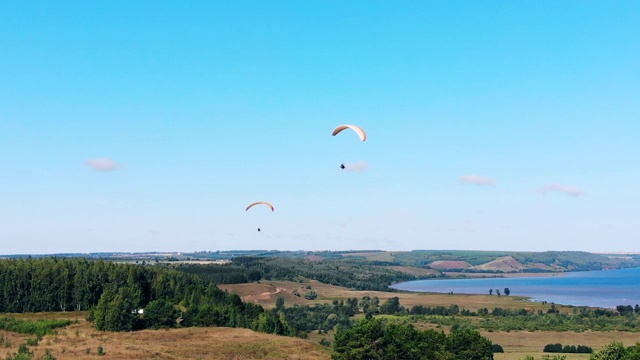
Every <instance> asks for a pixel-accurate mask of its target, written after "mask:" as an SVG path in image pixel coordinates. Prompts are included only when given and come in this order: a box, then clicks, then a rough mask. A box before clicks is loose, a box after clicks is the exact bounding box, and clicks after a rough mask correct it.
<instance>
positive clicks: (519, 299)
mask: <svg viewBox="0 0 640 360" xmlns="http://www.w3.org/2000/svg"><path fill="white" fill-rule="evenodd" d="M307 285H308V286H310V287H311V290H314V291H315V292H316V293H317V294H318V298H317V299H315V300H306V299H305V298H304V296H300V297H297V296H295V295H293V294H292V291H293V289H298V291H300V293H301V294H303V293H304V291H308V290H306V289H304V287H305V286H307ZM219 287H220V288H221V289H225V290H228V291H229V292H230V293H234V292H235V293H237V294H238V295H240V296H241V297H242V299H243V300H245V301H251V302H254V303H257V304H260V305H262V306H263V307H265V308H273V307H275V302H276V298H277V297H278V296H283V297H284V298H285V305H286V306H292V305H294V304H299V305H313V304H316V303H323V304H327V303H328V304H330V303H331V302H332V301H333V300H334V299H338V300H340V299H347V298H353V297H356V298H358V299H362V297H363V296H365V295H366V296H369V297H374V296H377V297H378V299H380V303H381V304H382V303H383V302H385V301H386V300H387V299H389V298H391V297H394V296H397V297H398V298H400V305H402V306H404V307H405V308H408V309H411V307H412V306H414V305H423V306H431V307H434V306H440V305H441V306H449V305H453V304H456V305H458V306H459V307H460V308H461V309H467V310H470V311H477V310H478V309H482V308H487V309H493V308H496V307H500V308H503V309H522V308H524V309H527V310H529V311H534V312H537V311H538V310H542V311H544V312H546V311H547V309H549V308H550V307H551V305H550V304H542V303H539V302H532V301H528V300H527V298H526V297H523V296H497V295H488V294H487V295H477V294H443V293H415V292H402V291H399V292H387V291H361V290H351V289H348V288H345V287H341V286H334V285H327V284H323V283H321V282H318V281H315V280H309V281H305V282H304V283H299V282H294V281H262V282H261V283H250V284H233V285H219ZM556 307H557V309H558V310H560V312H565V313H569V312H571V311H572V310H573V307H571V306H562V305H556Z"/></svg>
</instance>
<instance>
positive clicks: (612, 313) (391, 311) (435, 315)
mask: <svg viewBox="0 0 640 360" xmlns="http://www.w3.org/2000/svg"><path fill="white" fill-rule="evenodd" d="M629 308H631V310H630V311H629ZM637 308H640V307H637ZM362 311H363V312H364V313H371V314H388V315H396V316H406V317H410V318H411V320H412V321H424V322H428V323H431V324H436V325H443V326H452V327H454V328H462V329H484V330H488V331H516V330H524V331H538V330H552V331H589V330H591V331H614V330H615V331H633V332H637V331H640V313H637V312H635V308H633V307H630V306H622V305H621V306H618V311H616V310H609V309H598V308H587V307H585V308H574V312H573V313H572V314H566V313H560V312H559V310H558V309H557V308H556V306H555V304H551V305H550V307H549V308H548V309H546V311H543V310H541V309H539V310H537V311H535V312H534V311H531V310H528V309H524V308H520V309H504V308H500V307H496V308H493V309H488V308H480V309H477V310H476V311H471V310H468V309H462V308H460V307H459V306H458V305H456V304H451V305H449V306H433V307H430V306H423V305H414V306H412V307H411V308H410V309H408V308H405V307H404V306H402V305H401V304H400V301H399V298H398V297H391V298H389V299H388V300H387V301H385V303H383V304H382V305H380V306H379V307H373V308H371V309H367V310H365V309H364V308H363V310H362Z"/></svg>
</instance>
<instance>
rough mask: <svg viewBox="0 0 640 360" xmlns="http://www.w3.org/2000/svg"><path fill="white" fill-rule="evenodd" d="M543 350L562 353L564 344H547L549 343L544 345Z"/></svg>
mask: <svg viewBox="0 0 640 360" xmlns="http://www.w3.org/2000/svg"><path fill="white" fill-rule="evenodd" d="M542 352H547V353H561V352H562V344H560V343H557V344H547V345H545V346H544V349H543V350H542Z"/></svg>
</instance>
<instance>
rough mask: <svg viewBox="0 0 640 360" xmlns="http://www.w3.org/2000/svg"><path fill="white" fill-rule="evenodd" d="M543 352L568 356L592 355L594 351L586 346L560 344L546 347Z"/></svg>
mask: <svg viewBox="0 0 640 360" xmlns="http://www.w3.org/2000/svg"><path fill="white" fill-rule="evenodd" d="M542 351H543V352H548V353H566V354H591V353H593V349H592V348H591V347H589V346H586V345H578V346H575V345H565V346H562V344H560V343H556V344H547V345H545V347H544V349H543V350H542Z"/></svg>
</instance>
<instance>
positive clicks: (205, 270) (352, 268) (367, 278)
mask: <svg viewBox="0 0 640 360" xmlns="http://www.w3.org/2000/svg"><path fill="white" fill-rule="evenodd" d="M170 266H174V268H175V269H177V270H180V271H183V272H186V273H190V274H198V275H200V276H203V277H205V278H207V279H211V280H213V281H216V282H217V283H219V284H225V283H243V282H251V281H257V280H263V279H264V280H291V281H296V280H298V279H300V278H306V279H312V280H317V281H320V282H322V283H325V284H331V285H338V286H344V287H348V288H351V289H356V290H378V291H389V287H388V286H389V285H391V284H392V283H396V282H403V281H410V280H416V279H418V277H416V276H414V275H409V274H406V273H402V272H399V271H395V270H391V269H387V268H384V267H380V266H375V265H371V264H369V263H367V262H364V261H359V260H353V259H350V260H321V261H311V260H309V259H304V258H278V257H253V256H243V257H237V258H234V259H233V261H232V262H231V263H229V264H224V265H212V264H205V265H200V264H175V265H173V264H172V265H170Z"/></svg>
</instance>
